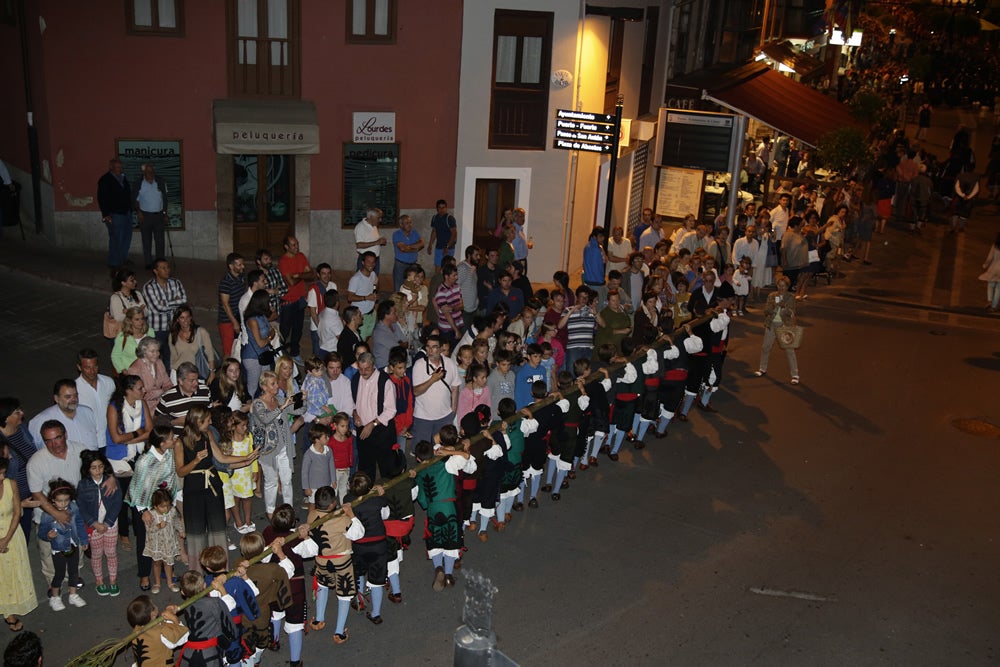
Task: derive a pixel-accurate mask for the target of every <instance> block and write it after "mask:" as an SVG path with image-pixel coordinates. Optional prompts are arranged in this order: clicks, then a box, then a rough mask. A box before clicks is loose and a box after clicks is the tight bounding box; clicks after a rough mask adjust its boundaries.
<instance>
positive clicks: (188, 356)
mask: <svg viewBox="0 0 1000 667" xmlns="http://www.w3.org/2000/svg"><path fill="white" fill-rule="evenodd" d="M168 340H169V341H170V368H171V370H172V371H173V372H174V373H176V372H177V368H178V367H179V366H180V365H181V364H182V363H184V362H185V361H187V362H190V363H192V364H194V365H195V368H197V369H198V377H200V378H201V379H202V380H204V381H205V384H211V382H212V380H213V379H214V378H215V361H216V359H217V356H216V354H215V348H214V347H212V337H211V336H209V334H208V330H207V329H205V328H204V327H199V326H198V324H197V323H196V322H195V321H194V312H192V310H191V306H189V305H188V304H186V303H182V304H181V305H179V306H177V310H175V311H174V320H173V322H171V324H170V336H169V338H168Z"/></svg>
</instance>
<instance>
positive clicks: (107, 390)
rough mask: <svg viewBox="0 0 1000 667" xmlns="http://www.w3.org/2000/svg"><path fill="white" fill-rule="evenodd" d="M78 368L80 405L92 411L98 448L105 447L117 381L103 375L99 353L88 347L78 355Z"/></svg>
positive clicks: (77, 390) (77, 387)
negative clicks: (110, 407)
mask: <svg viewBox="0 0 1000 667" xmlns="http://www.w3.org/2000/svg"><path fill="white" fill-rule="evenodd" d="M76 368H77V370H79V371H80V376H79V377H77V378H76V392H77V395H78V396H79V400H80V405H81V406H85V407H88V408H90V409H91V411H92V412H93V413H94V421H95V422H96V423H97V446H98V447H103V446H104V445H105V442H106V441H105V435H104V434H105V433H106V432H107V430H108V403H110V402H111V395H112V394H113V393H115V381H114V380H112V379H111V378H109V377H108V376H107V375H101V369H100V366H99V364H98V361H97V352H96V351H94V350H92V349H90V348H89V347H86V348H84V349H82V350H80V353H79V354H78V355H77V361H76Z"/></svg>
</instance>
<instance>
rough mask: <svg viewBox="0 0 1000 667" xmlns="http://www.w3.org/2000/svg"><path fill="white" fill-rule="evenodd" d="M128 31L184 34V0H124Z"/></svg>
mask: <svg viewBox="0 0 1000 667" xmlns="http://www.w3.org/2000/svg"><path fill="white" fill-rule="evenodd" d="M125 17H126V19H127V21H128V31H129V32H130V33H133V34H139V35H167V36H175V37H182V36H183V35H184V0H125Z"/></svg>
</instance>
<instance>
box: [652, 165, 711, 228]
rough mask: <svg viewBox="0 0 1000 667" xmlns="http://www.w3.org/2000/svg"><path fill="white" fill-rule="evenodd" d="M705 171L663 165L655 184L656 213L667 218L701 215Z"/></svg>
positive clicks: (696, 216)
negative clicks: (689, 214)
mask: <svg viewBox="0 0 1000 667" xmlns="http://www.w3.org/2000/svg"><path fill="white" fill-rule="evenodd" d="M704 181H705V172H703V171H700V170H697V169H680V168H678V167H663V168H661V169H660V177H659V180H658V182H657V185H656V213H659V214H660V215H662V216H664V217H667V218H678V219H680V218H684V216H686V215H687V214H688V213H693V214H694V217H695V218H696V219H697V218H698V217H699V216H700V215H701V195H702V188H703V184H704Z"/></svg>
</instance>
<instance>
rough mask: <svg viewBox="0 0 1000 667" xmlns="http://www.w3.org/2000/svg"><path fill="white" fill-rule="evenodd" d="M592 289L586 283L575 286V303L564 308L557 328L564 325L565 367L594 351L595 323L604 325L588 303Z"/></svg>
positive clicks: (586, 357)
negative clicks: (564, 310)
mask: <svg viewBox="0 0 1000 667" xmlns="http://www.w3.org/2000/svg"><path fill="white" fill-rule="evenodd" d="M593 293H594V291H593V290H592V289H590V288H589V287H587V286H586V285H580V286H579V287H577V288H576V303H575V304H574V305H573V306H572V307H570V308H567V309H566V312H565V313H563V316H562V319H561V320H560V321H559V328H560V329H561V328H563V327H566V362H565V368H567V369H572V368H573V364H575V363H576V360H577V359H590V357H591V355H592V353H593V351H594V333H595V331H596V330H597V325H598V324H600V325H601V326H604V321H603V320H602V319H601V316H600V314H599V313H598V312H597V311H596V310H594V308H593V307H592V306H591V305H590V298H591V295H592V294H593Z"/></svg>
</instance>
